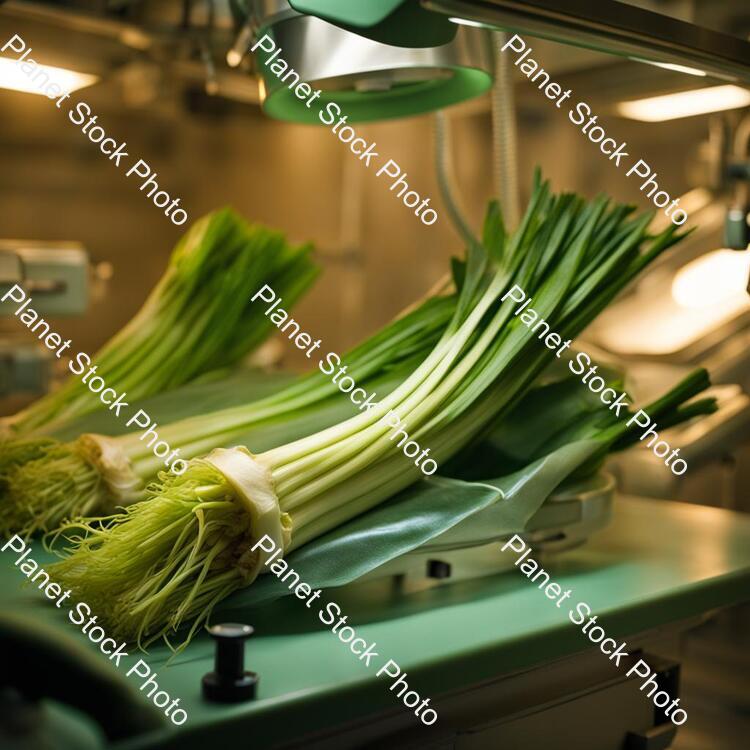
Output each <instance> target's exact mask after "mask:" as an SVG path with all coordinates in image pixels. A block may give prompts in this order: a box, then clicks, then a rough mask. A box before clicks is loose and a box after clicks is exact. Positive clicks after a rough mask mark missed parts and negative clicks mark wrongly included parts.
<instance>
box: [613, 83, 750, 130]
mask: <svg viewBox="0 0 750 750" xmlns="http://www.w3.org/2000/svg"><path fill="white" fill-rule="evenodd" d="M748 105H750V91H748V89H744V88H742V87H740V86H732V85H726V86H709V87H708V88H702V89H691V90H690V91H680V92H679V93H677V94H666V95H664V96H651V97H648V98H646V99H635V100H633V101H627V102H620V103H619V104H618V105H617V107H616V109H617V113H618V114H620V115H622V116H623V117H628V118H629V119H631V120H641V121H642V122H664V121H665V120H677V119H679V118H680V117H692V116H693V115H704V114H707V113H709V112H722V111H724V110H726V109H737V108H739V107H746V106H748Z"/></svg>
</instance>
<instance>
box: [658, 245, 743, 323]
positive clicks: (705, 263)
mask: <svg viewBox="0 0 750 750" xmlns="http://www.w3.org/2000/svg"><path fill="white" fill-rule="evenodd" d="M748 274H750V252H748V251H745V252H738V251H737V250H714V251H713V252H711V253H706V255H702V256H701V257H700V258H696V259H695V260H694V261H692V262H691V263H688V264H687V265H686V266H684V267H683V268H681V269H680V270H679V271H678V272H677V274H676V275H675V277H674V280H673V281H672V299H674V301H675V302H676V303H677V304H678V305H679V306H680V307H684V308H687V309H697V308H702V307H713V306H714V305H725V304H733V303H736V304H737V305H739V306H740V307H742V306H744V305H746V304H747V302H748V294H747V282H748Z"/></svg>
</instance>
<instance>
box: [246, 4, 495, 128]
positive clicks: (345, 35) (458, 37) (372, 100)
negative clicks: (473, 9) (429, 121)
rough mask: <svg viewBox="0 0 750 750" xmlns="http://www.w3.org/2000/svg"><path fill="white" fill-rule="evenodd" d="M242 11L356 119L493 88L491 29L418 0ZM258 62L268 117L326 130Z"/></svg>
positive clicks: (426, 108) (424, 107) (423, 108)
mask: <svg viewBox="0 0 750 750" xmlns="http://www.w3.org/2000/svg"><path fill="white" fill-rule="evenodd" d="M234 8H235V12H236V15H238V16H239V17H240V19H241V20H242V21H243V22H244V23H245V24H246V29H251V30H252V33H253V36H254V37H256V38H259V37H261V36H263V35H264V34H268V35H269V36H270V37H272V38H273V40H274V42H275V44H276V47H277V48H281V50H282V51H281V52H280V55H279V56H280V57H282V58H283V59H284V60H285V61H286V62H287V63H288V64H289V66H290V67H291V68H293V69H294V70H295V71H296V72H297V73H298V74H299V76H300V78H301V79H302V80H303V81H307V82H308V83H309V84H310V85H311V86H312V87H313V89H318V88H319V89H322V92H323V93H322V95H321V97H320V99H319V102H320V106H321V107H325V106H326V104H327V103H328V102H330V101H333V102H336V103H338V104H339V105H340V106H341V108H342V109H343V110H344V111H345V112H346V114H347V115H348V117H349V122H352V123H355V122H370V121H375V120H386V119H391V118H396V117H408V116H410V115H417V114H422V113H425V112H432V111H434V110H438V109H442V108H443V107H447V106H449V105H451V104H457V103H458V102H462V101H465V100H467V99H471V98H473V97H475V96H479V95H481V94H483V93H484V92H486V91H487V90H488V89H489V88H490V87H491V85H492V82H493V71H494V65H493V55H492V48H491V44H490V40H489V36H488V33H487V32H486V31H484V30H482V29H478V28H471V27H467V26H460V27H457V26H456V25H455V24H453V23H451V22H450V21H447V20H446V19H445V17H441V16H438V15H436V14H434V13H430V12H429V11H426V10H424V9H423V8H422V7H421V6H420V5H419V3H418V2H416V0H362V1H361V2H356V3H355V2H350V0H251V1H242V2H235V4H234ZM242 36H243V35H241V38H242ZM246 48H247V47H245V49H246ZM258 63H259V64H258V65H257V69H258V70H259V71H260V72H261V75H262V77H263V81H264V87H263V88H264V91H263V94H262V104H263V110H264V111H265V113H266V114H268V115H269V116H270V117H275V118H277V119H280V120H288V121H292V122H301V123H311V124H320V120H319V119H318V116H317V112H316V110H315V109H314V108H308V107H305V105H304V103H302V102H300V100H299V99H297V98H296V97H295V95H294V93H293V92H292V91H290V90H289V88H288V87H287V85H286V84H285V83H283V82H281V81H279V79H278V78H277V77H276V76H275V75H273V73H271V72H270V71H269V70H268V68H267V67H265V66H264V65H263V64H262V62H261V61H260V60H258Z"/></svg>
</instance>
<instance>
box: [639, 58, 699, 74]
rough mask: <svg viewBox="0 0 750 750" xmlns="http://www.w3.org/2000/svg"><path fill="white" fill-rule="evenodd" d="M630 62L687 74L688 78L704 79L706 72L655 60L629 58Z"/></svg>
mask: <svg viewBox="0 0 750 750" xmlns="http://www.w3.org/2000/svg"><path fill="white" fill-rule="evenodd" d="M630 59H631V60H635V61H636V62H639V63H645V64H646V65H654V66H656V67H657V68H664V70H674V71H675V72H676V73H687V74H688V75H689V76H703V77H705V75H706V72H705V71H704V70H698V68H688V66H687V65H677V64H676V63H665V62H657V61H656V60H644V59H643V58H642V57H631V58H630Z"/></svg>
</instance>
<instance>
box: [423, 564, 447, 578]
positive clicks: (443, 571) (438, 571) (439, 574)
mask: <svg viewBox="0 0 750 750" xmlns="http://www.w3.org/2000/svg"><path fill="white" fill-rule="evenodd" d="M427 577H428V578H437V579H438V580H440V579H443V578H450V577H451V565H450V563H447V562H444V561H443V560H428V561H427Z"/></svg>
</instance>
